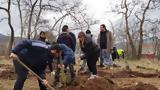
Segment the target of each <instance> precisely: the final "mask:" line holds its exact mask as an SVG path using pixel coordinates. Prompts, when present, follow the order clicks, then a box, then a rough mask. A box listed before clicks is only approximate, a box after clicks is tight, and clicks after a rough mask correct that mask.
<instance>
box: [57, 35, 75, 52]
mask: <svg viewBox="0 0 160 90" xmlns="http://www.w3.org/2000/svg"><path fill="white" fill-rule="evenodd" d="M57 43H59V44H65V45H67V46H68V47H69V48H71V49H72V50H73V46H74V42H73V39H72V36H71V35H70V34H69V33H68V32H62V33H61V34H60V35H59V37H58V39H57Z"/></svg>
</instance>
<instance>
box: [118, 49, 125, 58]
mask: <svg viewBox="0 0 160 90" xmlns="http://www.w3.org/2000/svg"><path fill="white" fill-rule="evenodd" d="M117 52H118V55H119V58H120V57H121V58H123V59H124V50H123V49H118V50H117Z"/></svg>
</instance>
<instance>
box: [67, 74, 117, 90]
mask: <svg viewBox="0 0 160 90" xmlns="http://www.w3.org/2000/svg"><path fill="white" fill-rule="evenodd" d="M81 78H82V77H81ZM83 80H84V81H83ZM67 90H119V88H118V86H117V85H116V84H115V83H114V82H113V81H112V80H111V79H108V78H97V79H93V80H87V78H85V79H82V80H80V81H79V83H78V84H77V85H76V86H69V87H68V88H67Z"/></svg>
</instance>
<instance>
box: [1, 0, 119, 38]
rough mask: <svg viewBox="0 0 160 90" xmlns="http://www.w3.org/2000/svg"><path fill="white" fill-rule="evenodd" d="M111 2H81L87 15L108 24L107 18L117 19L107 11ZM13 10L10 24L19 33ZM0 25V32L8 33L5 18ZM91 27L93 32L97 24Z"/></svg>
mask: <svg viewBox="0 0 160 90" xmlns="http://www.w3.org/2000/svg"><path fill="white" fill-rule="evenodd" d="M111 1H112V2H111ZM112 3H113V0H83V4H84V5H86V7H87V10H88V13H89V15H90V16H92V17H94V18H95V19H97V20H100V24H101V23H104V24H108V20H112V21H115V20H117V18H115V16H113V14H109V13H107V11H110V7H111V6H110V5H111V4H112ZM13 9H16V10H17V8H16V7H14V8H13ZM13 11H14V13H13V12H12V24H13V26H14V28H15V29H16V30H15V34H19V32H17V31H19V30H17V29H20V25H19V24H18V22H17V21H18V19H17V18H16V17H17V13H15V10H13ZM4 15H5V14H4V12H2V11H0V19H1V18H2V16H4ZM46 16H51V15H46ZM49 18H52V17H49ZM0 26H1V28H0V33H2V34H5V35H9V34H10V29H9V27H8V24H7V20H5V21H3V22H0ZM107 26H108V25H107ZM108 28H109V26H108ZM91 29H92V30H91V31H93V32H95V31H97V29H99V25H95V26H93V27H92V28H91Z"/></svg>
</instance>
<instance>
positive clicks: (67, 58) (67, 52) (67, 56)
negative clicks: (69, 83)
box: [59, 44, 74, 64]
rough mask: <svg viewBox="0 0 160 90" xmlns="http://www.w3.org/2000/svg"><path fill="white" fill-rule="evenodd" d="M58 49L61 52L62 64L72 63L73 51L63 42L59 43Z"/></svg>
mask: <svg viewBox="0 0 160 90" xmlns="http://www.w3.org/2000/svg"><path fill="white" fill-rule="evenodd" d="M59 47H60V49H61V50H62V52H63V59H64V62H63V63H64V64H73V63H74V52H73V50H72V49H71V48H69V47H68V46H67V45H65V44H59Z"/></svg>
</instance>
